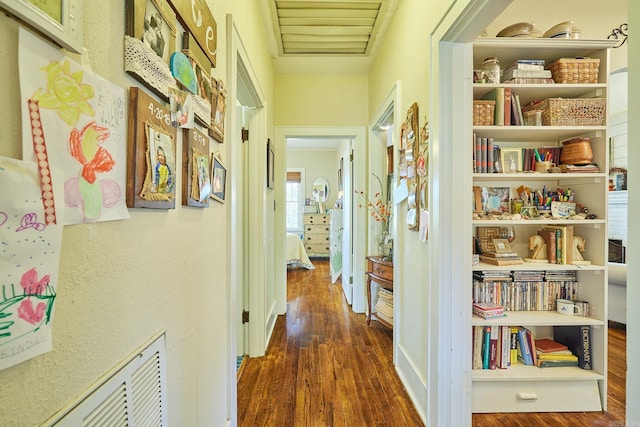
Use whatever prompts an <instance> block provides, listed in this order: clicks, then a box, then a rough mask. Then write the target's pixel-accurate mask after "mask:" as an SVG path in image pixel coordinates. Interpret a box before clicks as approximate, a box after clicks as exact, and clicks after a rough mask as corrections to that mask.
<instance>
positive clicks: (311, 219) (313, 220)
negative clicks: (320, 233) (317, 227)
mask: <svg viewBox="0 0 640 427" xmlns="http://www.w3.org/2000/svg"><path fill="white" fill-rule="evenodd" d="M329 222H330V215H322V214H317V215H305V216H304V223H305V224H329Z"/></svg>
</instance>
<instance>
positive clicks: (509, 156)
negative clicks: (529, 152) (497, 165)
mask: <svg viewBox="0 0 640 427" xmlns="http://www.w3.org/2000/svg"><path fill="white" fill-rule="evenodd" d="M500 162H501V163H502V172H503V173H517V172H522V149H520V148H501V149H500Z"/></svg>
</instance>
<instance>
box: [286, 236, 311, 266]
mask: <svg viewBox="0 0 640 427" xmlns="http://www.w3.org/2000/svg"><path fill="white" fill-rule="evenodd" d="M286 259H287V268H288V267H302V268H306V269H307V270H314V269H315V267H314V266H313V264H312V263H311V260H310V259H309V256H308V255H307V251H306V250H305V249H304V244H303V243H302V239H301V238H300V236H299V235H298V234H295V233H287V258H286Z"/></svg>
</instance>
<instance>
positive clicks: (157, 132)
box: [127, 87, 176, 209]
mask: <svg viewBox="0 0 640 427" xmlns="http://www.w3.org/2000/svg"><path fill="white" fill-rule="evenodd" d="M128 124H129V136H128V139H129V141H128V147H127V158H128V163H127V207H129V208H152V209H174V208H175V182H176V179H175V177H176V147H175V141H176V128H175V127H173V126H171V112H170V111H169V110H168V109H166V108H165V107H164V106H163V105H162V104H160V103H158V102H157V101H156V100H155V99H154V98H152V97H151V96H149V95H148V94H146V93H145V92H144V91H143V90H142V89H140V88H137V87H131V88H130V89H129V123H128Z"/></svg>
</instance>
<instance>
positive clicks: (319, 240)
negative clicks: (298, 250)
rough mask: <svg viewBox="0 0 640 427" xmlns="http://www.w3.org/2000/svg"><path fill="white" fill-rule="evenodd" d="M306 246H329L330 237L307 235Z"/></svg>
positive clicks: (305, 236)
mask: <svg viewBox="0 0 640 427" xmlns="http://www.w3.org/2000/svg"><path fill="white" fill-rule="evenodd" d="M304 244H305V245H306V244H319V245H328V244H329V236H327V235H326V234H305V235H304Z"/></svg>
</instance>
